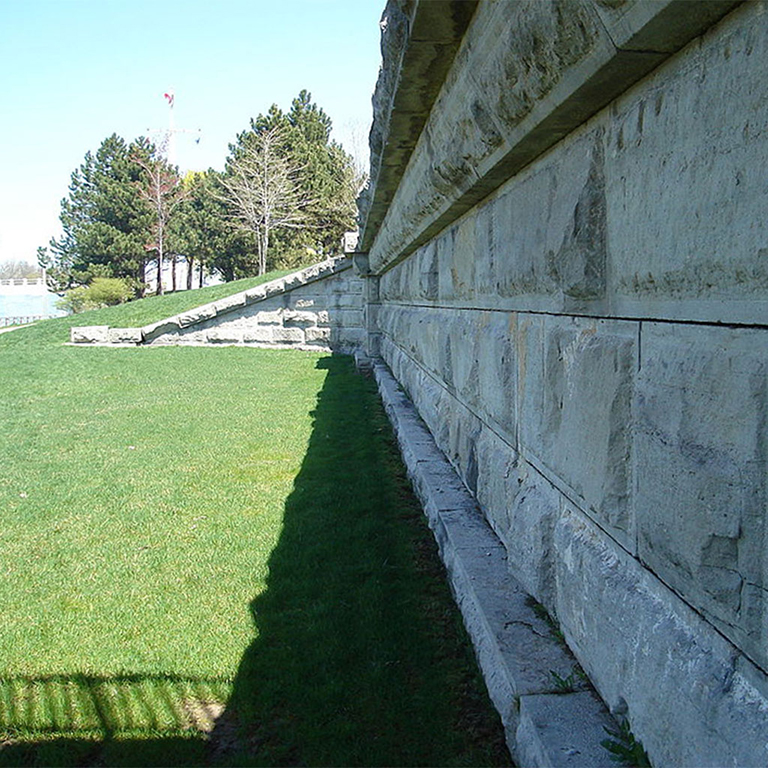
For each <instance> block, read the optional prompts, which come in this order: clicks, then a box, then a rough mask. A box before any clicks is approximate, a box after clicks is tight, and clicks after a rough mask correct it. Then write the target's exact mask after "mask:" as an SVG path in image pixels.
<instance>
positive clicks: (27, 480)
mask: <svg viewBox="0 0 768 768" xmlns="http://www.w3.org/2000/svg"><path fill="white" fill-rule="evenodd" d="M237 289H238V286H235V290H237ZM184 295H185V294H178V295H174V296H171V297H160V298H159V299H157V300H150V299H146V300H144V302H150V301H151V302H153V304H154V306H151V305H150V309H149V310H148V309H146V305H145V306H144V307H143V308H142V307H141V306H138V307H137V306H133V307H132V306H131V305H124V306H121V307H116V308H113V309H111V310H100V311H98V312H92V313H86V314H83V315H80V316H77V317H75V318H63V319H59V320H52V321H45V322H42V323H39V324H37V325H35V326H32V327H29V328H24V329H20V330H16V331H13V332H11V333H6V334H3V335H1V336H0V392H2V396H0V423H1V424H2V431H1V433H0V456H2V466H1V468H0V604H2V606H3V621H2V624H1V625H0V744H1V745H2V746H1V747H0V764H6V765H19V764H28V765H34V764H38V765H53V764H63V765H121V764H122V765H168V764H178V765H192V764H195V765H196V764H232V765H240V764H249V765H298V764H304V765H481V764H494V765H498V764H503V763H504V762H505V761H506V760H508V755H507V754H506V752H505V750H504V746H503V737H502V733H501V728H500V725H499V723H498V719H497V717H496V715H495V713H494V712H492V710H491V708H490V704H489V703H488V701H487V697H486V694H485V692H484V689H483V686H482V682H481V681H480V679H479V676H478V674H477V671H476V667H475V664H474V660H473V657H472V652H471V649H470V648H469V646H468V642H467V639H466V637H465V635H464V632H463V628H462V627H461V622H460V619H459V617H458V615H457V611H456V609H455V607H454V605H453V603H452V600H451V598H450V594H449V591H448V588H447V586H446V584H445V581H444V578H443V574H442V569H441V566H440V564H439V561H438V560H437V557H436V553H435V548H434V544H433V542H432V539H431V535H430V534H429V532H428V531H427V530H426V528H425V525H424V521H423V518H422V515H421V512H420V510H419V508H418V505H417V504H416V502H415V501H414V499H413V497H412V496H411V495H410V492H409V489H408V485H407V482H406V479H405V476H404V473H403V469H402V466H401V465H400V464H399V461H398V456H397V453H396V450H395V447H394V444H393V441H392V436H391V433H390V431H389V425H388V423H387V421H386V418H385V416H384V415H383V413H382V409H381V407H380V405H379V403H378V400H377V397H376V394H375V387H374V386H373V384H372V382H371V381H370V380H368V379H365V378H362V377H360V376H358V375H357V374H356V372H355V371H354V367H353V364H352V362H351V360H350V359H349V358H345V357H334V356H326V355H321V354H315V353H303V352H280V351H269V350H258V349H245V348H236V347H224V348H216V349H211V348H190V347H179V348H169V347H161V348H135V349H133V348H120V349H108V348H78V347H71V346H64V345H63V343H62V342H63V341H66V339H67V338H68V335H69V333H68V329H69V327H70V326H71V325H72V324H73V323H78V324H83V321H85V322H86V324H92V323H93V324H101V323H104V324H109V325H112V326H120V325H129V324H131V323H132V322H135V324H136V325H140V324H143V323H146V322H153V321H154V320H157V319H160V318H162V317H165V316H167V315H170V314H174V313H176V312H179V311H183V309H186V308H188V307H183V306H178V307H176V306H174V308H170V305H171V304H172V301H173V302H178V301H179V296H184ZM198 295H200V294H198ZM221 295H223V294H221ZM187 300H189V297H187ZM209 300H212V299H211V298H208V297H204V298H203V301H209ZM136 304H137V305H140V304H141V303H140V302H137V303H136ZM192 305H194V303H193V304H192ZM150 310H151V311H150ZM89 316H90V317H89ZM131 317H133V318H139V319H136V320H135V321H131V320H129V319H126V318H131Z"/></svg>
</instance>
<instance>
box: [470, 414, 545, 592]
mask: <svg viewBox="0 0 768 768" xmlns="http://www.w3.org/2000/svg"><path fill="white" fill-rule="evenodd" d="M477 465H478V479H477V500H478V502H479V503H480V506H481V507H482V509H483V512H484V514H485V516H486V518H487V519H488V522H489V523H490V524H491V527H492V528H493V529H494V531H495V532H496V533H497V534H498V536H499V538H500V539H501V540H502V541H503V542H504V546H505V547H506V550H507V554H508V563H509V568H510V571H511V573H512V575H513V576H514V577H515V578H516V579H517V580H518V581H520V583H521V584H522V585H523V586H524V587H525V589H526V590H527V591H528V592H529V593H530V594H531V595H533V596H534V597H535V598H536V599H537V600H538V601H539V602H541V603H544V604H545V605H548V606H551V605H552V604H553V601H554V595H555V575H554V566H555V563H554V548H553V539H554V530H555V523H556V522H557V519H558V517H559V514H560V496H559V494H558V493H557V492H556V491H555V490H554V489H553V488H552V486H551V484H550V483H549V482H547V480H546V479H545V478H543V477H542V476H541V475H540V474H539V473H538V472H537V471H536V470H535V469H534V468H533V467H532V466H531V465H530V464H528V463H527V462H526V461H524V460H523V459H522V457H521V456H520V455H519V454H518V453H517V451H515V450H514V448H513V446H511V445H510V444H509V443H507V442H506V441H504V440H502V439H501V438H500V437H499V435H497V434H495V433H494V432H492V431H491V430H490V429H488V428H484V429H483V430H482V432H481V435H480V437H479V438H478V440H477Z"/></svg>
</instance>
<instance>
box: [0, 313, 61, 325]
mask: <svg viewBox="0 0 768 768" xmlns="http://www.w3.org/2000/svg"><path fill="white" fill-rule="evenodd" d="M47 317H50V315H11V316H9V317H0V328H4V327H5V326H8V325H28V324H29V323H35V322H37V321H38V320H45V319H46V318H47Z"/></svg>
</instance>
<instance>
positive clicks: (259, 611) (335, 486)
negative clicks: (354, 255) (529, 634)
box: [213, 356, 509, 765]
mask: <svg viewBox="0 0 768 768" xmlns="http://www.w3.org/2000/svg"><path fill="white" fill-rule="evenodd" d="M318 366H319V367H323V368H325V369H326V370H327V376H326V380H325V384H324V387H323V389H322V391H321V392H320V394H319V396H318V401H317V406H316V409H315V411H314V413H313V416H314V428H313V430H312V434H311V438H310V441H309V446H308V450H307V453H306V455H305V458H304V461H303V463H302V467H301V470H300V472H299V474H298V475H297V477H296V479H295V484H294V489H293V491H292V493H291V494H290V496H289V498H288V499H287V501H286V506H285V516H284V522H283V530H282V532H281V535H280V539H279V542H278V544H277V546H276V547H275V549H274V550H273V551H272V554H271V557H270V560H269V577H268V582H267V586H268V588H267V589H266V590H265V591H264V592H263V593H262V594H261V595H260V596H259V597H257V598H256V599H255V600H254V601H253V602H252V604H251V609H252V611H253V617H254V622H255V624H256V627H257V631H258V637H257V639H256V640H254V642H253V643H252V644H251V646H250V647H249V648H248V649H247V651H246V653H245V654H244V656H243V658H242V661H241V664H240V668H239V670H238V674H237V677H236V680H235V683H234V687H233V692H232V697H231V698H230V701H229V703H228V706H227V712H226V714H225V715H224V717H223V718H222V720H221V721H220V722H221V723H222V727H224V728H231V727H232V724H233V722H235V724H236V725H237V726H239V733H240V742H239V744H238V745H237V746H238V747H239V748H240V749H241V750H244V752H245V753H246V755H247V757H245V760H246V761H247V762H253V763H255V764H263V765H339V764H343V765H449V764H486V765H489V764H503V763H505V761H508V760H509V755H508V753H507V751H506V747H505V744H504V737H503V732H502V729H501V725H500V723H499V721H498V718H497V717H496V715H495V712H492V710H491V706H490V703H489V702H488V700H487V697H486V694H485V689H484V685H483V683H482V681H481V679H480V677H479V674H478V673H477V668H476V664H475V661H474V657H473V654H472V651H471V647H470V645H469V643H468V641H467V639H466V635H465V634H464V630H463V626H462V624H461V619H460V617H459V614H458V611H457V609H456V607H455V605H454V604H453V602H452V597H451V595H450V590H449V588H448V585H447V582H446V580H445V576H444V572H443V568H442V564H441V563H440V561H439V558H438V555H437V551H436V546H435V543H434V540H433V538H432V534H431V532H430V531H429V530H428V528H427V526H426V524H425V520H424V517H423V512H422V510H421V508H420V506H419V504H418V502H417V501H416V499H415V497H414V496H413V495H412V494H411V492H410V486H409V484H408V483H407V481H406V479H405V470H404V469H403V467H402V464H401V462H400V460H399V454H398V453H397V451H396V450H394V449H393V445H394V442H393V441H394V438H393V437H392V435H391V430H390V425H389V423H388V421H387V418H386V415H385V414H384V412H383V408H382V407H381V405H380V402H379V400H378V395H377V393H376V388H375V384H374V383H373V381H372V379H370V378H364V377H361V376H359V375H357V373H356V372H355V370H354V366H353V362H352V360H351V358H349V357H341V356H338V357H337V356H331V357H327V358H323V359H321V360H320V361H319V363H318ZM216 739H217V731H216V729H215V730H214V734H213V741H214V742H216ZM222 757H224V756H223V755H222Z"/></svg>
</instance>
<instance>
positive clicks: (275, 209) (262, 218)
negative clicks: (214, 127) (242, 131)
mask: <svg viewBox="0 0 768 768" xmlns="http://www.w3.org/2000/svg"><path fill="white" fill-rule="evenodd" d="M248 138H249V140H248V141H247V142H245V143H243V144H242V145H241V146H240V147H239V148H238V152H237V154H236V155H235V157H234V158H232V159H231V160H230V162H229V167H228V169H227V173H225V174H224V177H223V179H222V183H223V185H224V189H225V193H224V197H225V199H226V201H227V202H228V203H229V205H230V206H231V208H232V210H233V220H234V222H235V224H236V226H237V227H238V228H239V229H242V230H244V231H246V232H249V233H250V234H252V235H253V237H254V239H255V241H256V252H257V254H258V259H259V274H260V275H263V274H264V273H265V272H266V271H267V252H268V250H269V235H270V232H272V231H273V230H276V229H295V228H298V227H301V226H304V225H305V224H306V215H305V210H306V208H307V206H309V205H310V204H311V202H312V201H311V200H309V199H308V198H307V196H306V194H305V193H304V192H303V191H302V189H301V187H300V185H299V183H298V179H299V175H300V173H301V170H302V169H301V168H300V167H298V166H296V165H294V164H293V163H292V162H291V160H290V158H289V157H287V156H286V154H285V153H284V152H282V151H281V150H282V148H283V146H284V145H285V132H284V129H283V128H282V127H281V126H274V127H272V128H268V129H265V130H263V131H261V132H258V133H253V134H251V135H249V137H248Z"/></svg>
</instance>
